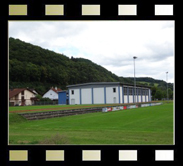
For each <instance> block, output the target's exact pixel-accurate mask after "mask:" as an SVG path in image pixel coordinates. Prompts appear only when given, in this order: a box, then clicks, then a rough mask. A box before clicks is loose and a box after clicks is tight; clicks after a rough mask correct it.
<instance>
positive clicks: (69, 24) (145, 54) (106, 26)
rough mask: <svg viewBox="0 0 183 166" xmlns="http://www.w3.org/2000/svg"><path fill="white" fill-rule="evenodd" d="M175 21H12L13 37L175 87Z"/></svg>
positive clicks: (127, 75)
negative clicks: (166, 82)
mask: <svg viewBox="0 0 183 166" xmlns="http://www.w3.org/2000/svg"><path fill="white" fill-rule="evenodd" d="M174 35H175V34H174V21H10V22H9V37H14V38H18V39H20V40H22V41H25V42H28V43H31V44H34V45H38V46H40V47H42V48H45V49H49V50H52V51H55V52H57V53H63V54H64V55H66V56H68V57H71V56H73V57H75V58H76V57H82V58H86V59H89V60H91V61H93V62H94V63H97V64H98V65H101V66H103V67H105V68H106V69H107V70H109V71H111V72H112V73H114V74H116V75H118V76H123V77H133V76H134V65H133V56H136V57H138V58H137V59H136V60H135V69H136V77H152V78H155V79H160V80H164V81H166V72H167V71H168V82H171V83H174V56H175V55H174V38H175V37H174Z"/></svg>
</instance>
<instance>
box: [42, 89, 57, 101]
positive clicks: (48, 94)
mask: <svg viewBox="0 0 183 166" xmlns="http://www.w3.org/2000/svg"><path fill="white" fill-rule="evenodd" d="M43 98H49V99H51V100H57V99H58V94H57V93H56V92H54V91H53V90H52V89H50V90H49V91H48V92H46V93H45V94H44V95H43Z"/></svg>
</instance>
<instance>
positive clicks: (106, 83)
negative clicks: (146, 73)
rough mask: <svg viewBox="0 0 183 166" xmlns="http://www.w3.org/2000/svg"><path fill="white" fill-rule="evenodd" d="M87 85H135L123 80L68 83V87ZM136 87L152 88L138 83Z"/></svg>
mask: <svg viewBox="0 0 183 166" xmlns="http://www.w3.org/2000/svg"><path fill="white" fill-rule="evenodd" d="M86 85H125V86H134V84H128V83H122V82H88V83H82V84H74V85H68V86H67V88H71V87H77V86H86ZM136 87H144V88H150V86H147V85H138V84H136Z"/></svg>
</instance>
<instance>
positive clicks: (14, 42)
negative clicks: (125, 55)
mask: <svg viewBox="0 0 183 166" xmlns="http://www.w3.org/2000/svg"><path fill="white" fill-rule="evenodd" d="M102 81H103V82H114V81H119V82H124V83H132V81H131V80H129V79H125V78H123V77H118V76H116V75H115V74H113V73H111V72H110V71H108V70H106V69H105V68H103V67H102V66H100V65H97V64H95V63H93V62H91V61H90V60H87V59H83V58H73V57H71V58H68V57H67V56H65V55H63V54H58V53H55V52H53V51H50V50H47V49H43V48H41V47H39V46H35V45H32V44H29V43H25V42H23V41H20V40H19V39H14V38H10V39H9V83H10V84H9V86H10V88H15V87H29V88H34V89H35V90H37V91H38V92H39V93H40V94H43V93H44V92H45V91H47V90H48V89H49V88H50V87H52V86H57V87H59V88H61V89H66V86H67V85H71V84H77V83H86V82H102Z"/></svg>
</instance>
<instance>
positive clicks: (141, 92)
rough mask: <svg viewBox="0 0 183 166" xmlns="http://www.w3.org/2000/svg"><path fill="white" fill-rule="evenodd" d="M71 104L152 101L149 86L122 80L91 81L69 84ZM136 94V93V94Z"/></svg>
mask: <svg viewBox="0 0 183 166" xmlns="http://www.w3.org/2000/svg"><path fill="white" fill-rule="evenodd" d="M67 87H68V91H69V104H71V105H73V104H114V103H116V104H117V103H119V104H120V103H134V102H136V103H137V102H149V101H151V90H150V87H147V86H139V85H137V86H136V93H135V90H134V85H130V84H122V83H120V82H91V83H83V84H76V85H69V86H67ZM135 94H136V95H135Z"/></svg>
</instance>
